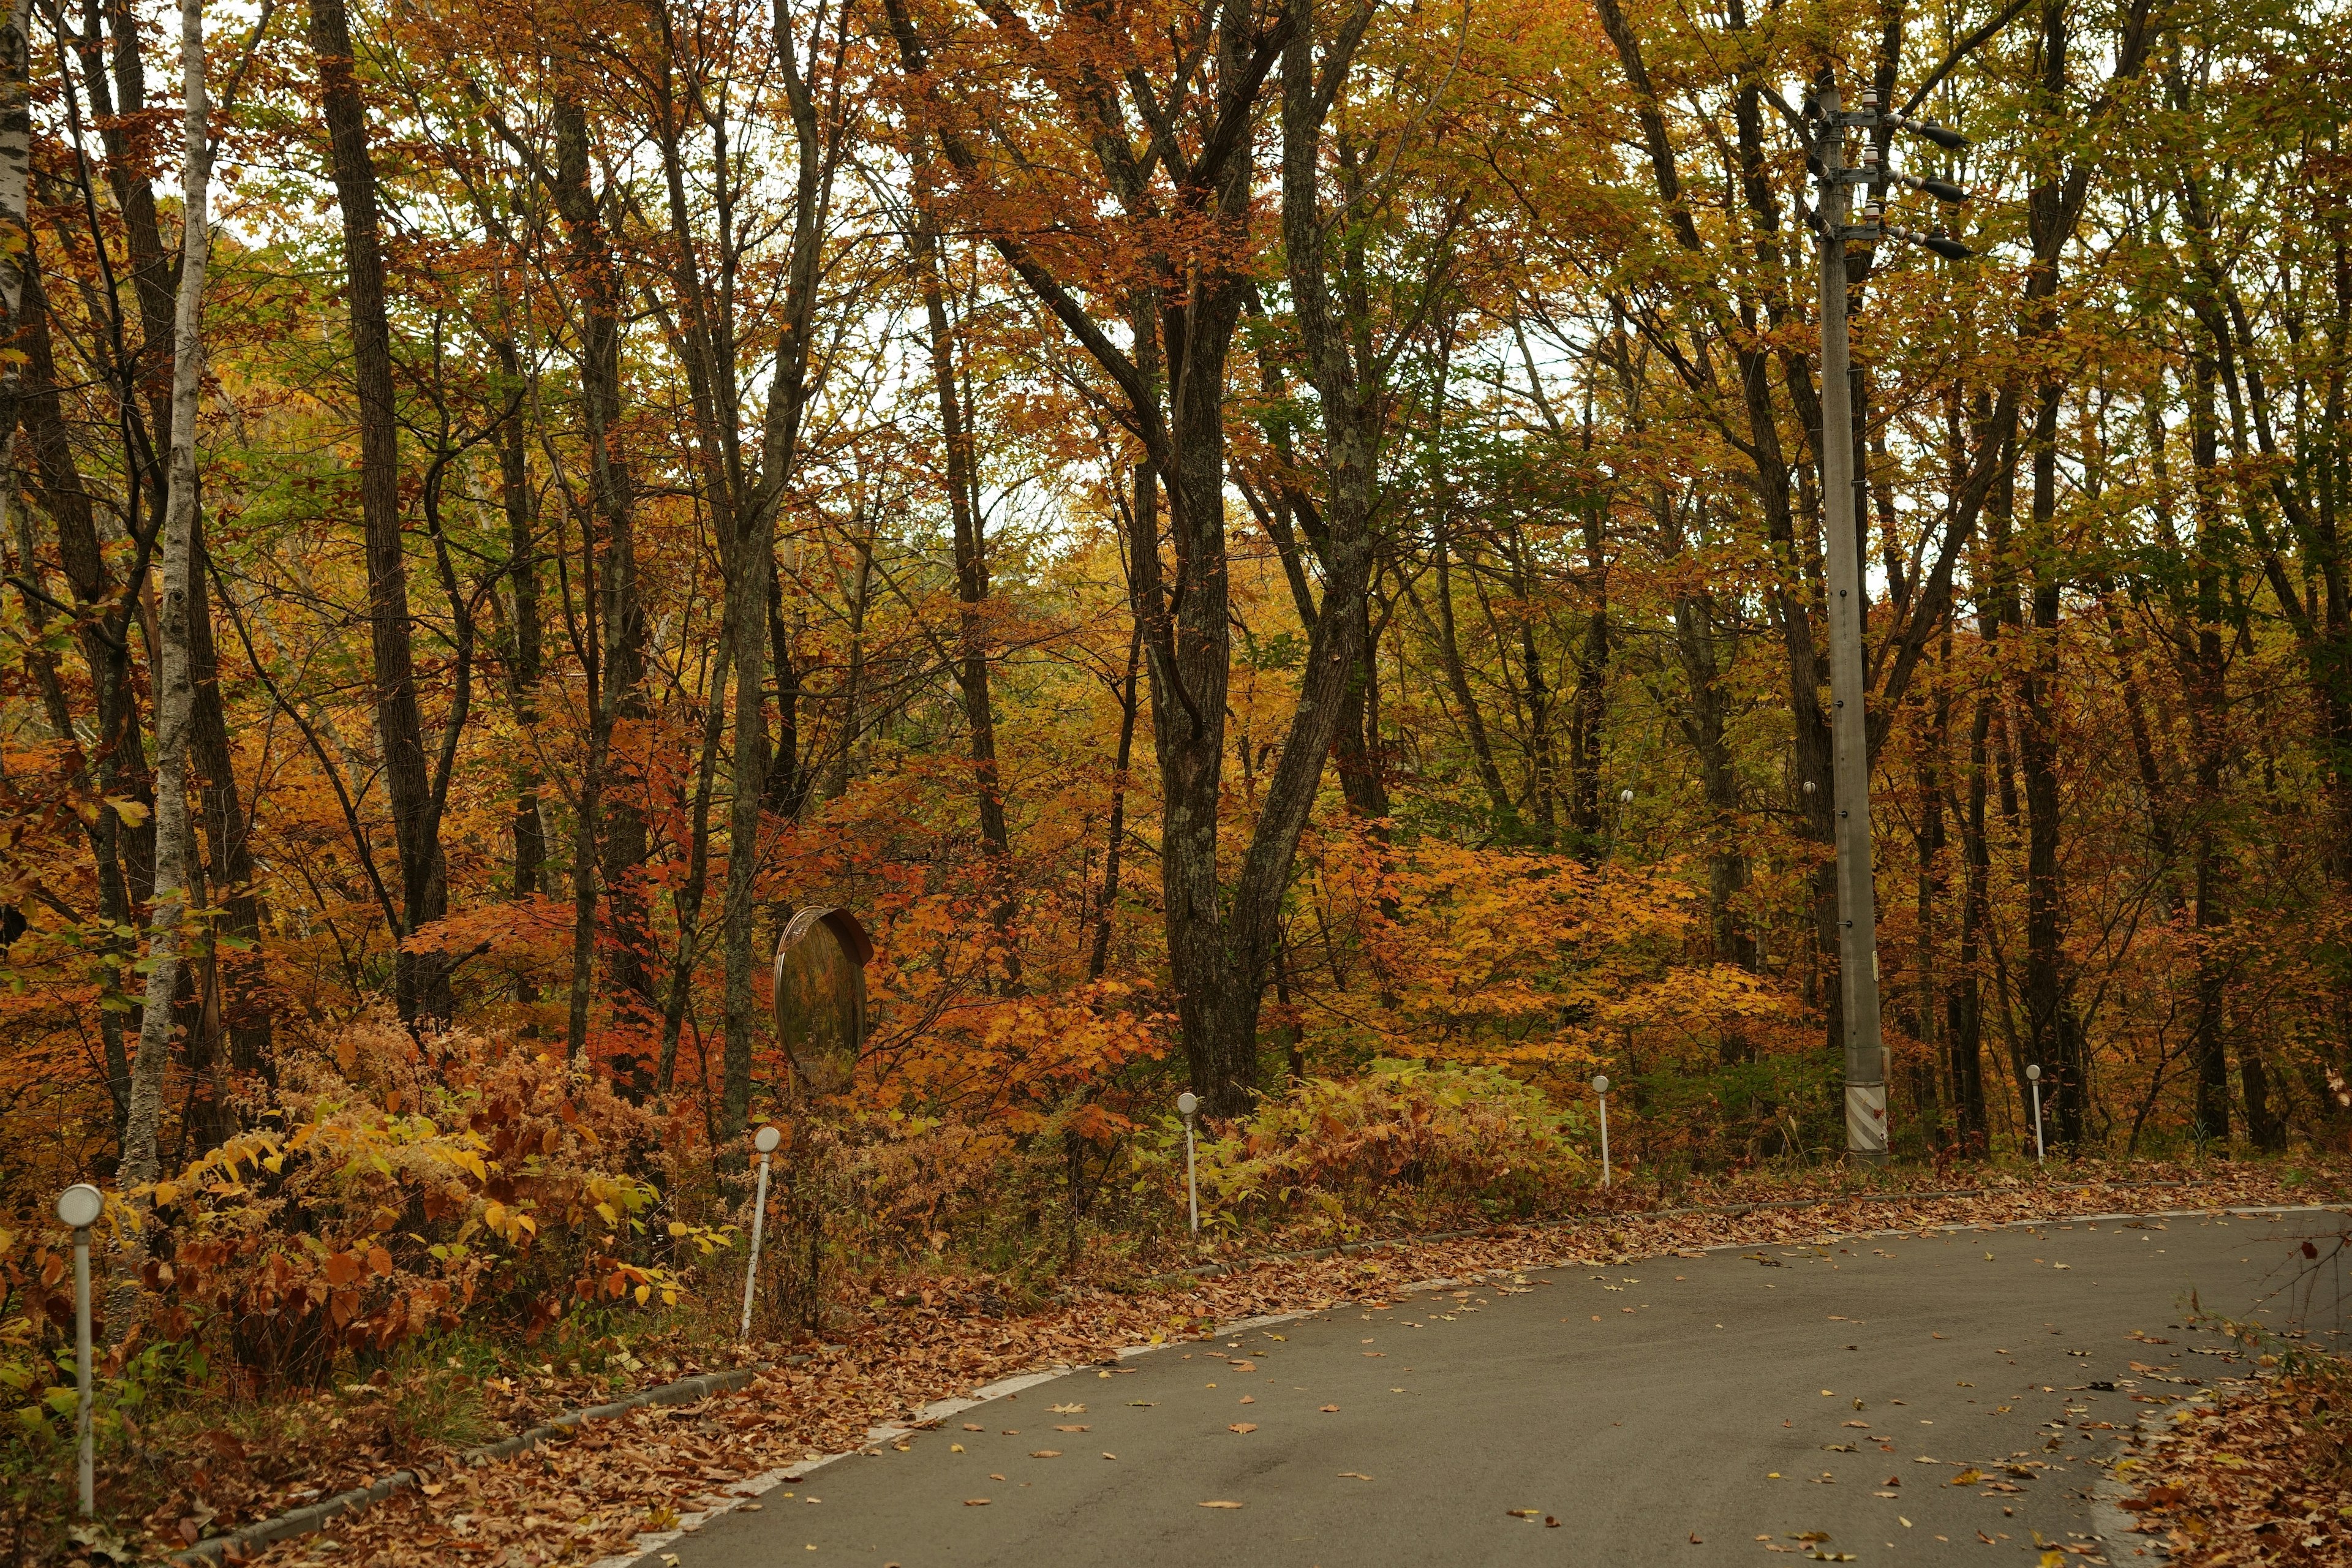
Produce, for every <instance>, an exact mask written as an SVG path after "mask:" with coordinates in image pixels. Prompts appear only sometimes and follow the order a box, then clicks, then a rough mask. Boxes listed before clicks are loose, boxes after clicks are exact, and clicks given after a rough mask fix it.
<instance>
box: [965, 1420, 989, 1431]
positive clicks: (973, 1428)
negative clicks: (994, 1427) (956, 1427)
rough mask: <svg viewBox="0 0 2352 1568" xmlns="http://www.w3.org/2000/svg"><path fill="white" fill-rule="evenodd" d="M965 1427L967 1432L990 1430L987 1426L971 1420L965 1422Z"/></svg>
mask: <svg viewBox="0 0 2352 1568" xmlns="http://www.w3.org/2000/svg"><path fill="white" fill-rule="evenodd" d="M963 1429H964V1430H965V1431H967V1432H985V1431H987V1430H988V1428H987V1427H985V1426H973V1425H972V1424H971V1422H969V1421H967V1422H965V1423H964V1424H963Z"/></svg>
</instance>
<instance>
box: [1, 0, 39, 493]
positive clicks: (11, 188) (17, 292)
mask: <svg viewBox="0 0 2352 1568" xmlns="http://www.w3.org/2000/svg"><path fill="white" fill-rule="evenodd" d="M0 5H5V8H6V14H7V16H6V20H5V22H4V23H0V459H5V461H0V489H5V493H4V494H0V516H5V515H6V513H7V510H8V508H9V507H10V506H13V505H14V504H15V502H16V408H17V399H18V396H19V395H20V389H21V387H22V384H23V380H24V370H23V366H24V356H23V354H22V353H5V351H6V350H9V349H15V348H17V347H18V346H19V345H18V343H17V341H16V340H17V339H18V337H20V336H21V335H22V333H23V330H24V325H25V322H24V309H25V277H26V273H27V272H29V271H30V270H31V268H32V265H33V226H32V225H31V223H30V222H28V221H27V216H26V192H27V189H28V187H29V185H30V184H31V181H30V177H29V176H30V172H31V168H32V153H33V79H32V66H33V35H32V26H33V0H0Z"/></svg>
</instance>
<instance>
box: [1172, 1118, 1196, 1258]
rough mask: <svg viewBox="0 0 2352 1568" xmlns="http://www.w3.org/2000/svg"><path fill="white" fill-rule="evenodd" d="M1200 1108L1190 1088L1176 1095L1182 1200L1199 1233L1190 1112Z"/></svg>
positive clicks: (1193, 1230)
mask: <svg viewBox="0 0 2352 1568" xmlns="http://www.w3.org/2000/svg"><path fill="white" fill-rule="evenodd" d="M1200 1109H1201V1097H1200V1096H1199V1095H1197V1094H1194V1093H1193V1092H1192V1090H1191V1089H1186V1090H1185V1091H1184V1092H1183V1093H1181V1094H1180V1095H1178V1096H1177V1097H1176V1114H1177V1115H1179V1116H1181V1117H1182V1118H1183V1119H1184V1202H1185V1205H1186V1206H1187V1207H1188V1208H1190V1209H1191V1210H1192V1234H1193V1235H1194V1236H1198V1235H1200V1234H1201V1184H1200V1181H1199V1179H1198V1178H1197V1177H1195V1176H1194V1175H1193V1173H1192V1113H1193V1112H1194V1111H1196V1110H1200Z"/></svg>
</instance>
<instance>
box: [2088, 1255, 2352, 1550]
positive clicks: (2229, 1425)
mask: <svg viewBox="0 0 2352 1568" xmlns="http://www.w3.org/2000/svg"><path fill="white" fill-rule="evenodd" d="M2345 1240H2346V1238H2341V1237H2339V1238H2338V1242H2337V1246H2336V1254H2337V1256H2338V1257H2341V1256H2342V1255H2343V1254H2344V1253H2345V1251H2346V1246H2345ZM2306 1246H2307V1247H2308V1244H2306ZM2309 1250H2311V1251H2313V1252H2322V1251H2324V1249H2322V1248H2315V1247H2313V1248H2309ZM2312 1261H2313V1262H2314V1263H2315V1264H2316V1263H2319V1262H2320V1261H2321V1259H2320V1258H2314V1259H2313V1260H2312ZM2315 1272H2316V1271H2315ZM2221 1326H2222V1327H2225V1328H2227V1329H2229V1330H2230V1331H2231V1332H2232V1333H2233V1334H2235V1335H2236V1337H2237V1338H2238V1340H2239V1342H2241V1343H2242V1344H2243V1345H2244V1346H2245V1347H2246V1348H2247V1350H2248V1351H2249V1352H2250V1353H2252V1356H2253V1358H2254V1359H2255V1361H2256V1362H2257V1363H2258V1364H2259V1365H2260V1366H2261V1367H2262V1368H2263V1375H2262V1376H2260V1377H2259V1378H2256V1379H2253V1380H2250V1381H2249V1382H2247V1383H2245V1384H2240V1385H2237V1387H2236V1391H2235V1392H2234V1393H2233V1394H2223V1396H2222V1397H2221V1399H2220V1400H2218V1401H2217V1402H2214V1403H2206V1402H2202V1401H2200V1402H2199V1403H2197V1404H2193V1405H2186V1406H2183V1407H2181V1408H2180V1409H2179V1410H2176V1411H2175V1412H2173V1414H2172V1416H2171V1419H2170V1421H2169V1422H2168V1425H2167V1429H2165V1430H2162V1431H2156V1432H2147V1433H2144V1434H2142V1435H2141V1436H2139V1437H2138V1438H2137V1441H2136V1443H2135V1448H2136V1452H2135V1454H2134V1455H2133V1457H2132V1458H2128V1459H2126V1460H2124V1461H2123V1462H2122V1465H2121V1466H2119V1467H2118V1473H2119V1475H2127V1476H2129V1477H2130V1478H2131V1479H2132V1481H2133V1483H2134V1484H2135V1487H2136V1491H2135V1494H2134V1495H2133V1496H2131V1497H2128V1498H2126V1499H2125V1500H2123V1504H2122V1506H2123V1507H2124V1508H2125V1509H2126V1510H2127V1511H2129V1512H2130V1513H2132V1514H2134V1515H2135V1516H2137V1521H2138V1522H2137V1525H2136V1526H2135V1528H2136V1529H2137V1530H2138V1531H2140V1532H2141V1533H2143V1534H2146V1535H2149V1536H2153V1537H2156V1538H2157V1539H2158V1540H2160V1541H2161V1542H2163V1543H2164V1546H2165V1549H2166V1550H2167V1551H2168V1552H2169V1554H2170V1557H2171V1560H2172V1561H2173V1562H2174V1563H2183V1564H2189V1565H2191V1568H2218V1565H2219V1564H2221V1563H2352V1359H2347V1358H2346V1357H2345V1356H2343V1355H2342V1354H2340V1353H2331V1352H2327V1351H2323V1350H2316V1349H2314V1348H2313V1347H2312V1342H2311V1341H2310V1340H2308V1339H2302V1340H2298V1339H2292V1338H2283V1337H2280V1336H2278V1335H2274V1334H2272V1333H2271V1332H2269V1331H2266V1330H2262V1329H2258V1328H2251V1327H2247V1326H2245V1325H2242V1324H2235V1323H2229V1324H2223V1325H2221ZM2125 1466H2127V1467H2129V1468H2128V1469H2126V1468H2123V1467H2125Z"/></svg>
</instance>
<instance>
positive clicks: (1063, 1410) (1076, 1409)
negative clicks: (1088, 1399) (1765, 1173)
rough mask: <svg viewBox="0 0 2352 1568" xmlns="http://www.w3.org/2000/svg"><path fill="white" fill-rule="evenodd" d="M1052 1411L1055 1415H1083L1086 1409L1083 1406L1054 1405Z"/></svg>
mask: <svg viewBox="0 0 2352 1568" xmlns="http://www.w3.org/2000/svg"><path fill="white" fill-rule="evenodd" d="M1053 1411H1054V1414H1055V1415H1085V1414H1086V1413H1087V1407H1086V1406H1085V1405H1055V1406H1054V1407H1053Z"/></svg>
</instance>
